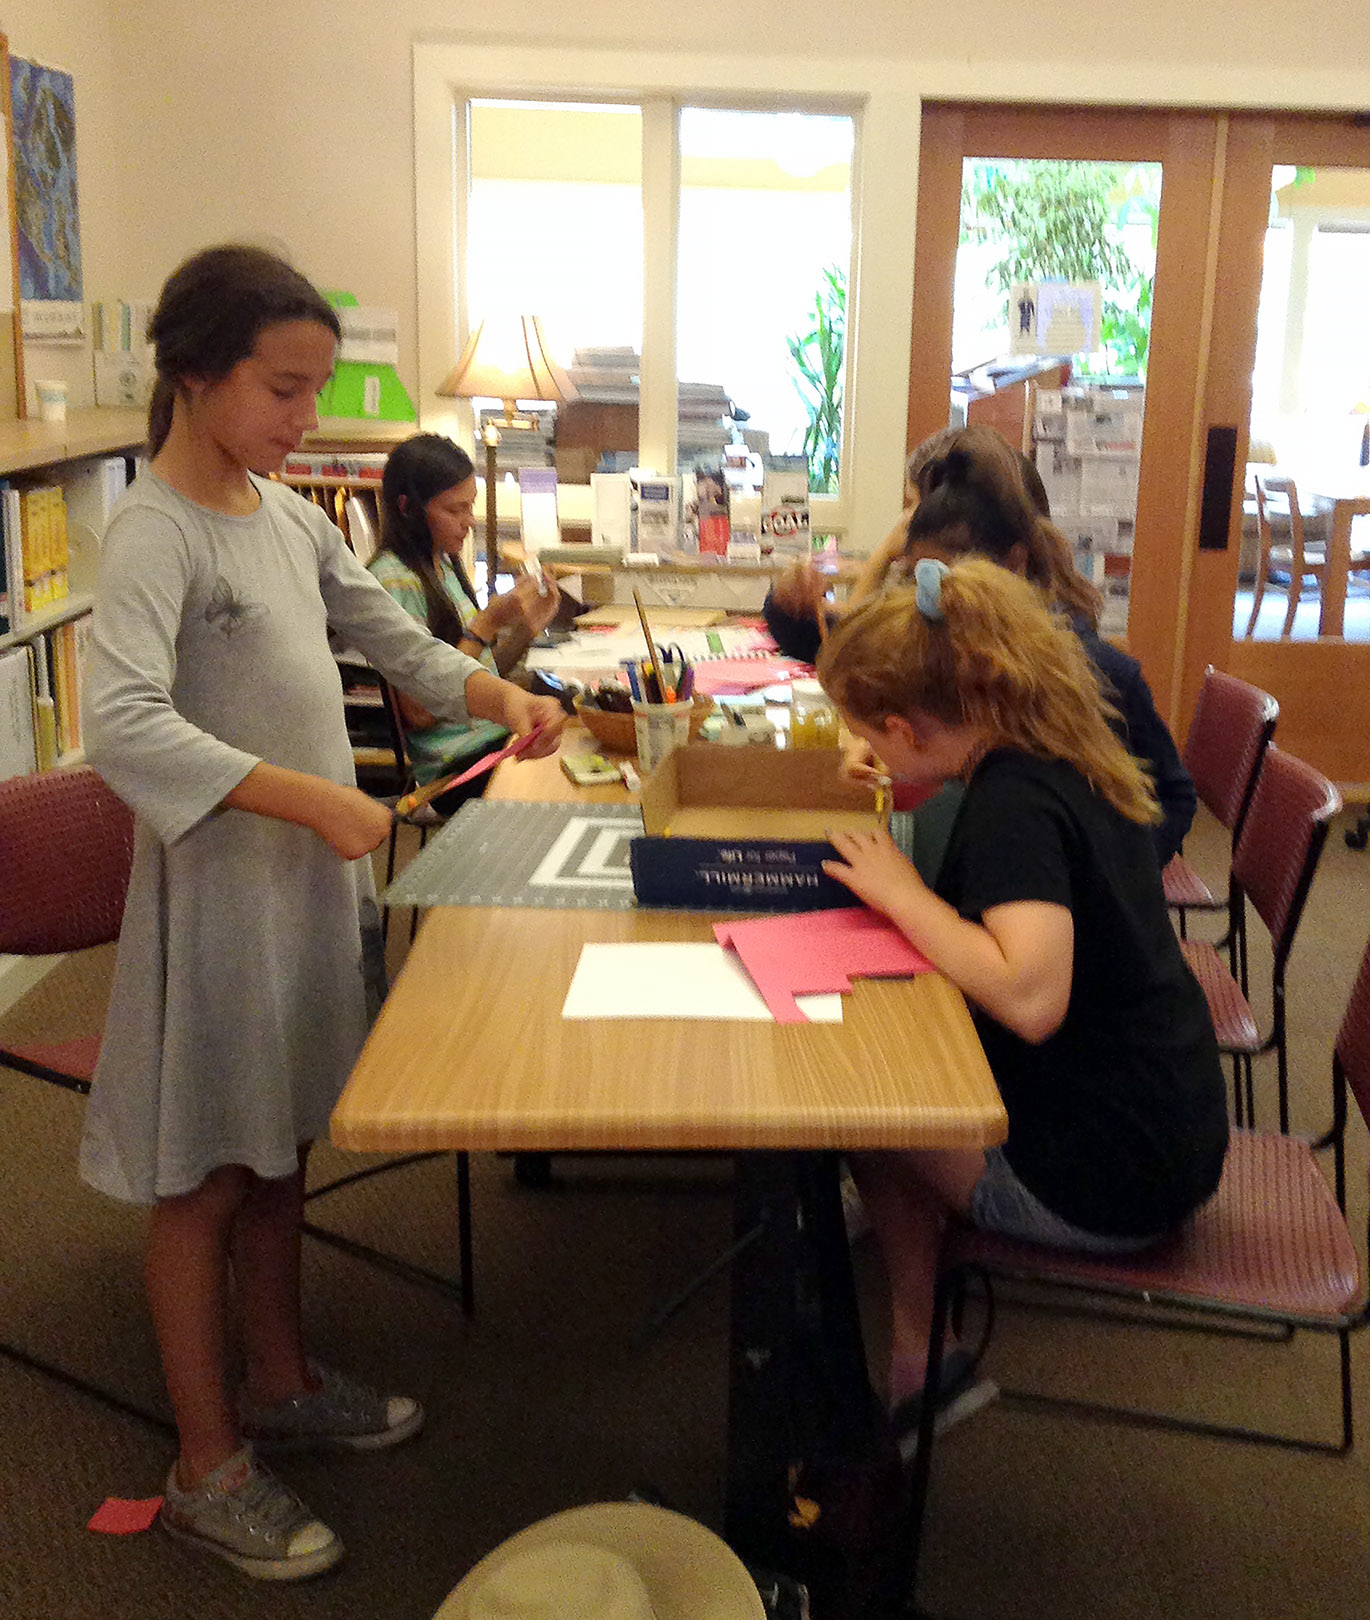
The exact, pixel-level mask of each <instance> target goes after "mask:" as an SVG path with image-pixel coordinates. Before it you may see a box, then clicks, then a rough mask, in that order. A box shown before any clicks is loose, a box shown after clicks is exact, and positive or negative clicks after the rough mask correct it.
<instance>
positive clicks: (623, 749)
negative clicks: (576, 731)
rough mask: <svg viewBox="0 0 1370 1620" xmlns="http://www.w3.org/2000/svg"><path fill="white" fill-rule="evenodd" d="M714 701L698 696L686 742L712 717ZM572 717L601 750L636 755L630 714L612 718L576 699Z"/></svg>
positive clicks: (611, 714) (605, 710)
mask: <svg viewBox="0 0 1370 1620" xmlns="http://www.w3.org/2000/svg"><path fill="white" fill-rule="evenodd" d="M713 707H714V700H713V699H712V698H710V697H704V696H703V695H702V694H701V695H699V696H697V697H696V698H695V700H694V710H693V712H692V713H691V715H690V741H691V742H694V741H695V739H696V738H697V737H698V736H699V728H700V727H701V726H702V725H703V724H704V722H705V720H706V719H707V718H708V717H709V715H710V714H712V713H713ZM576 717H577V718H578V719H579V721H580V723H581V724H582V725H583V726H584V727H585V729H586V731H588V732H589V733H590V735H591V736H592V737H593V738H594V739H595V741H596V742H597V743H598V744H599V746H600V747H601V748H607V749H609V750H611V751H612V752H613V753H616V754H635V753H637V726H636V724H635V722H634V719H633V716H632V715H631V714H615V713H614V711H613V710H612V709H596V708H594V707H592V706H591V705H590V704H588V703H585V702H584V701H583V700H582V699H581V698H577V699H576Z"/></svg>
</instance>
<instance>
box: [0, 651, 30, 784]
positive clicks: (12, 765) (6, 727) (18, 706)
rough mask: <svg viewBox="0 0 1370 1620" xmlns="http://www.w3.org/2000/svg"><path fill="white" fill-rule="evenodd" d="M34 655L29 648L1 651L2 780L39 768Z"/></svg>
mask: <svg viewBox="0 0 1370 1620" xmlns="http://www.w3.org/2000/svg"><path fill="white" fill-rule="evenodd" d="M37 765H38V750H37V745H36V740H35V730H34V721H33V673H32V658H31V656H30V653H29V649H28V648H27V647H8V648H6V649H5V651H4V652H0V780H6V779H8V778H9V777H11V776H26V775H27V774H28V773H29V772H30V771H32V770H36V769H37Z"/></svg>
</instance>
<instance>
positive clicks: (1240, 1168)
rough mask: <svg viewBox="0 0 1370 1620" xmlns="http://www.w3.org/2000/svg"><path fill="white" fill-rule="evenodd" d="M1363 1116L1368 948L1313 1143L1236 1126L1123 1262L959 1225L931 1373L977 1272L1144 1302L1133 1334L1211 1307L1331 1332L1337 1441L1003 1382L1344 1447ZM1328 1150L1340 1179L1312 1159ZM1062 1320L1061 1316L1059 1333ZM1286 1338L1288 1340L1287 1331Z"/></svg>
mask: <svg viewBox="0 0 1370 1620" xmlns="http://www.w3.org/2000/svg"><path fill="white" fill-rule="evenodd" d="M1348 1089H1349V1091H1350V1093H1351V1095H1352V1096H1353V1097H1354V1098H1355V1101H1356V1106H1357V1111H1358V1113H1359V1114H1360V1117H1361V1119H1362V1121H1367V1120H1370V944H1367V946H1366V949H1365V953H1364V955H1363V956H1362V958H1361V964H1360V972H1359V975H1358V977H1357V979H1356V982H1355V986H1354V988H1353V989H1352V991H1351V996H1350V1000H1349V1002H1348V1004H1347V1008H1346V1013H1345V1016H1344V1017H1343V1019H1342V1023H1341V1028H1340V1030H1339V1031H1338V1034H1337V1037H1336V1041H1335V1043H1334V1047H1333V1055H1332V1103H1333V1122H1332V1127H1331V1129H1330V1130H1329V1131H1328V1132H1327V1134H1326V1135H1325V1136H1324V1137H1322V1138H1320V1139H1319V1140H1318V1141H1316V1142H1310V1141H1305V1140H1303V1139H1301V1138H1299V1137H1295V1136H1290V1135H1286V1134H1283V1133H1281V1132H1268V1133H1263V1132H1255V1131H1245V1130H1237V1131H1234V1132H1233V1135H1232V1141H1231V1146H1230V1148H1229V1150H1228V1155H1227V1162H1226V1164H1225V1165H1224V1168H1223V1175H1222V1181H1221V1182H1220V1184H1219V1186H1218V1190H1217V1192H1216V1193H1215V1194H1214V1195H1213V1197H1212V1198H1211V1199H1210V1200H1209V1201H1208V1203H1207V1204H1205V1205H1204V1206H1203V1208H1202V1209H1200V1210H1199V1211H1198V1213H1197V1214H1196V1215H1195V1216H1194V1217H1193V1219H1192V1220H1190V1221H1189V1222H1188V1223H1186V1225H1185V1226H1184V1227H1183V1228H1182V1230H1181V1231H1180V1232H1179V1233H1177V1234H1176V1235H1175V1236H1174V1237H1172V1238H1170V1239H1168V1240H1167V1241H1166V1242H1165V1243H1163V1244H1160V1245H1158V1246H1157V1247H1156V1248H1154V1249H1151V1250H1148V1251H1147V1252H1146V1253H1143V1254H1140V1255H1137V1256H1135V1257H1129V1258H1126V1259H1118V1258H1116V1257H1108V1258H1095V1257H1092V1256H1086V1255H1073V1254H1066V1253H1060V1252H1058V1251H1056V1250H1052V1249H1045V1248H1042V1247H1039V1246H1038V1245H1036V1244H1031V1243H1022V1242H1018V1241H1015V1240H1014V1239H1012V1238H1003V1237H998V1236H996V1235H994V1234H992V1233H986V1232H979V1231H976V1230H974V1229H973V1228H971V1227H968V1226H963V1225H960V1224H957V1225H955V1226H953V1227H952V1228H951V1229H950V1230H949V1232H948V1235H947V1239H946V1242H945V1244H944V1246H943V1251H942V1258H941V1269H940V1276H939V1282H938V1288H937V1295H936V1299H935V1301H934V1307H933V1323H932V1332H931V1336H930V1339H929V1344H928V1361H929V1364H928V1381H929V1383H935V1382H936V1380H937V1377H938V1374H939V1371H940V1365H941V1361H942V1347H943V1339H944V1335H945V1332H946V1325H947V1321H948V1317H949V1314H950V1311H951V1307H952V1305H953V1302H954V1301H955V1300H956V1299H957V1298H958V1296H959V1294H960V1292H961V1290H962V1289H963V1288H964V1286H965V1284H966V1282H967V1280H968V1279H970V1278H972V1277H979V1278H982V1279H984V1281H985V1285H986V1287H990V1286H991V1285H992V1282H993V1281H994V1280H1005V1281H1010V1282H1015V1283H1027V1284H1030V1285H1031V1286H1032V1288H1033V1290H1034V1292H1037V1291H1039V1290H1041V1291H1045V1292H1046V1293H1047V1294H1051V1293H1055V1292H1057V1291H1060V1293H1062V1294H1064V1295H1065V1297H1067V1298H1074V1299H1077V1300H1081V1299H1088V1298H1093V1299H1096V1300H1097V1299H1101V1298H1102V1299H1106V1300H1113V1301H1115V1302H1122V1303H1125V1304H1129V1305H1137V1306H1144V1307H1145V1308H1146V1310H1147V1312H1148V1313H1149V1315H1148V1317H1147V1318H1146V1320H1145V1321H1143V1322H1139V1323H1138V1325H1137V1331H1138V1332H1142V1331H1148V1330H1149V1329H1150V1328H1152V1327H1154V1325H1155V1318H1156V1317H1157V1315H1159V1316H1160V1317H1161V1318H1162V1325H1164V1318H1165V1316H1166V1315H1167V1314H1168V1313H1171V1312H1173V1313H1174V1316H1175V1323H1176V1325H1177V1326H1183V1325H1185V1323H1192V1322H1193V1321H1194V1320H1195V1318H1196V1317H1203V1316H1211V1317H1213V1318H1214V1319H1215V1321H1222V1322H1225V1323H1226V1324H1227V1325H1229V1326H1230V1327H1232V1328H1237V1327H1245V1328H1248V1329H1256V1330H1265V1331H1267V1332H1269V1331H1271V1330H1274V1329H1282V1330H1284V1331H1285V1334H1286V1336H1288V1335H1291V1334H1292V1333H1293V1332H1296V1331H1298V1330H1299V1329H1308V1330H1311V1331H1315V1332H1321V1333H1329V1334H1332V1335H1334V1336H1335V1337H1336V1339H1337V1344H1338V1355H1339V1375H1340V1394H1341V1429H1340V1434H1339V1436H1338V1437H1337V1438H1336V1439H1327V1438H1316V1437H1314V1438H1310V1437H1305V1436H1301V1435H1290V1434H1283V1433H1270V1432H1268V1431H1264V1430H1259V1429H1252V1428H1246V1427H1241V1426H1237V1425H1231V1424H1222V1423H1207V1422H1203V1421H1199V1420H1195V1419H1190V1418H1181V1417H1178V1416H1175V1415H1173V1414H1169V1413H1156V1412H1148V1411H1139V1410H1136V1409H1133V1408H1125V1407H1124V1408H1119V1407H1111V1406H1105V1405H1101V1404H1098V1403H1095V1402H1091V1401H1080V1400H1071V1399H1061V1398H1058V1397H1046V1396H1042V1395H1036V1394H1024V1393H1022V1392H1016V1391H1009V1390H1005V1391H1004V1394H1005V1398H1006V1399H1008V1400H1011V1401H1021V1402H1028V1403H1031V1404H1034V1405H1038V1406H1061V1407H1064V1408H1066V1409H1067V1410H1070V1411H1074V1412H1079V1413H1083V1414H1086V1415H1091V1416H1096V1417H1099V1416H1103V1417H1112V1418H1116V1419H1119V1420H1121V1421H1123V1422H1126V1423H1133V1424H1139V1425H1145V1426H1156V1427H1161V1428H1168V1429H1178V1430H1183V1431H1185V1432H1189V1433H1197V1434H1203V1435H1211V1436H1216V1437H1218V1438H1222V1439H1230V1440H1244V1441H1255V1442H1258V1443H1263V1444H1270V1445H1278V1446H1285V1447H1289V1448H1292V1449H1297V1450H1306V1451H1323V1452H1332V1453H1345V1452H1347V1451H1349V1450H1350V1449H1351V1445H1352V1441H1353V1428H1352V1398H1351V1352H1350V1335H1351V1333H1352V1331H1353V1330H1355V1329H1357V1328H1360V1327H1362V1326H1364V1324H1365V1322H1366V1320H1367V1315H1368V1314H1370V1313H1368V1312H1367V1305H1366V1301H1365V1299H1364V1297H1363V1293H1362V1286H1361V1274H1360V1263H1359V1260H1358V1257H1357V1253H1356V1245H1355V1243H1354V1241H1353V1239H1352V1236H1351V1232H1350V1229H1349V1227H1348V1226H1347V1222H1346V1167H1345V1143H1344V1136H1345V1125H1346V1120H1347V1114H1348V1107H1347V1092H1348ZM1329 1145H1330V1146H1331V1148H1332V1150H1333V1161H1334V1185H1332V1186H1329V1185H1328V1181H1327V1178H1326V1176H1325V1175H1324V1174H1323V1171H1322V1168H1321V1166H1320V1164H1319V1162H1318V1160H1317V1158H1316V1157H1315V1154H1316V1153H1317V1151H1318V1150H1320V1149H1322V1148H1324V1147H1327V1146H1329ZM1065 1320H1066V1319H1065V1318H1062V1322H1063V1329H1062V1330H1063V1331H1064V1322H1065ZM1281 1342H1282V1341H1281ZM934 1417H935V1409H934V1407H933V1404H932V1403H931V1402H928V1403H927V1406H926V1408H925V1412H924V1422H923V1424H922V1427H921V1429H920V1433H919V1437H918V1451H917V1453H916V1455H915V1457H914V1462H913V1471H912V1477H911V1481H910V1507H909V1536H908V1540H907V1542H906V1543H905V1544H904V1545H905V1556H906V1559H907V1563H906V1565H905V1567H904V1568H903V1569H902V1570H901V1571H900V1572H899V1574H898V1576H897V1581H898V1585H899V1589H900V1593H901V1596H902V1597H903V1598H904V1599H905V1600H906V1601H907V1602H908V1603H909V1605H910V1607H909V1610H908V1612H910V1613H912V1612H913V1609H912V1597H913V1585H914V1581H915V1580H916V1577H917V1567H918V1554H919V1545H920V1541H921V1535H922V1527H923V1520H924V1510H925V1508H926V1504H927V1494H928V1484H929V1479H930V1476H931V1467H932V1447H933V1439H934V1429H933V1420H934Z"/></svg>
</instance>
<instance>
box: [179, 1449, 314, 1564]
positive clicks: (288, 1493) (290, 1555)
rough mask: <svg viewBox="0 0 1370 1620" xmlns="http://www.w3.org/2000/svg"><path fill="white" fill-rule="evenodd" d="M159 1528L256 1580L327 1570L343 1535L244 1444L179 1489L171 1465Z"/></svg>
mask: <svg viewBox="0 0 1370 1620" xmlns="http://www.w3.org/2000/svg"><path fill="white" fill-rule="evenodd" d="M161 1521H162V1525H163V1527H164V1528H165V1529H166V1530H167V1531H169V1532H170V1534H172V1535H173V1536H176V1537H178V1538H179V1539H180V1540H182V1541H189V1542H193V1543H194V1544H195V1545H196V1546H199V1547H204V1548H205V1549H206V1550H207V1551H208V1552H212V1553H215V1554H217V1555H218V1557H220V1558H222V1559H224V1560H226V1561H227V1562H228V1563H230V1564H232V1565H233V1567H234V1568H235V1569H238V1570H241V1571H242V1573H243V1574H244V1575H250V1576H252V1578H253V1579H254V1580H259V1581H301V1580H304V1579H305V1578H306V1577H308V1576H310V1575H321V1574H322V1573H323V1572H324V1570H326V1569H332V1567H333V1566H334V1564H336V1563H337V1562H338V1560H339V1559H340V1558H341V1557H342V1555H343V1545H342V1542H340V1541H339V1540H338V1538H337V1537H336V1536H335V1535H334V1534H333V1532H332V1531H331V1530H330V1529H329V1528H328V1526H327V1525H326V1524H324V1523H323V1522H322V1521H321V1520H319V1519H316V1518H315V1517H314V1515H313V1514H312V1513H311V1512H310V1511H309V1509H308V1508H307V1507H306V1506H305V1505H304V1503H303V1502H302V1501H301V1500H300V1499H299V1497H298V1496H296V1495H295V1493H294V1491H292V1490H291V1489H290V1487H289V1486H288V1485H285V1484H283V1483H282V1481H280V1480H279V1479H277V1478H276V1476H275V1475H274V1474H273V1473H271V1472H270V1471H269V1470H268V1469H266V1468H263V1467H262V1465H261V1463H259V1462H258V1461H257V1459H256V1458H255V1457H254V1456H253V1455H252V1448H251V1447H250V1446H244V1447H243V1449H242V1450H241V1451H237V1452H235V1453H234V1454H233V1456H231V1457H230V1458H229V1459H228V1461H227V1462H225V1463H220V1464H219V1466H218V1467H217V1468H216V1469H214V1470H213V1472H212V1473H209V1474H206V1475H205V1477H204V1478H203V1479H202V1480H201V1481H200V1483H199V1484H198V1485H193V1486H192V1487H191V1488H190V1489H189V1490H182V1489H181V1487H180V1484H179V1483H178V1482H177V1478H176V1465H175V1464H174V1463H173V1464H172V1468H171V1473H170V1474H169V1475H168V1476H167V1482H166V1494H165V1496H164V1497H163V1498H162V1511H161Z"/></svg>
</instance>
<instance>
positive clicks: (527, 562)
mask: <svg viewBox="0 0 1370 1620" xmlns="http://www.w3.org/2000/svg"><path fill="white" fill-rule="evenodd" d="M523 571H524V573H525V574H527V575H528V577H529V578H530V579H535V580H537V582H538V595H539V596H546V594H547V576H546V575H545V574H544V573H543V571H542V564H541V563H540V562H539V561H538V560H537V557H536V556H535V555H533V553H532V552H529V553H527V554H526V555H525V556H524V559H523Z"/></svg>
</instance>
